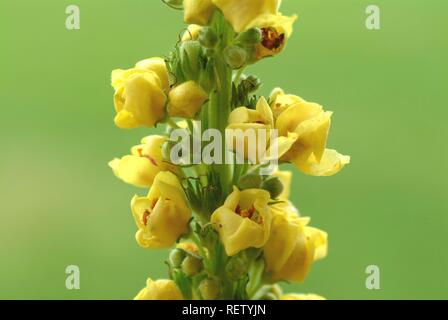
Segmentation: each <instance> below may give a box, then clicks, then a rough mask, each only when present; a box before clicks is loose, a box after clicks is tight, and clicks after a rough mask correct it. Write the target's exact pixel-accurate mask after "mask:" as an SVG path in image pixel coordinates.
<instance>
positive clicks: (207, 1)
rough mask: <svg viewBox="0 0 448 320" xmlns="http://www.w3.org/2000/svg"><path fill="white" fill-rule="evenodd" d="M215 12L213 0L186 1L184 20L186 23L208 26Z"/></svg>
mask: <svg viewBox="0 0 448 320" xmlns="http://www.w3.org/2000/svg"><path fill="white" fill-rule="evenodd" d="M214 10H215V7H214V6H213V3H212V0H184V20H185V22H186V23H195V24H199V25H201V26H204V25H207V23H208V21H209V20H210V17H211V16H212V13H213V11H214Z"/></svg>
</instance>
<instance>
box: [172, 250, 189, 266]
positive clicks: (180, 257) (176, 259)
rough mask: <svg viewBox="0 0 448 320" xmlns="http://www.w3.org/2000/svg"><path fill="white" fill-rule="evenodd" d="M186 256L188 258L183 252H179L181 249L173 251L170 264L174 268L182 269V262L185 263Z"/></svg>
mask: <svg viewBox="0 0 448 320" xmlns="http://www.w3.org/2000/svg"><path fill="white" fill-rule="evenodd" d="M185 256H186V253H185V251H183V250H179V249H173V250H171V252H170V256H169V261H170V264H171V265H172V266H173V267H174V268H180V266H181V264H182V261H184V259H185Z"/></svg>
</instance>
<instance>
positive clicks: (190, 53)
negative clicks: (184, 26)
mask: <svg viewBox="0 0 448 320" xmlns="http://www.w3.org/2000/svg"><path fill="white" fill-rule="evenodd" d="M201 50H202V48H201V45H200V44H199V42H198V41H191V40H190V41H184V42H182V43H181V44H180V47H179V51H180V63H181V68H182V72H183V74H184V75H185V76H186V78H187V79H192V80H194V79H196V78H197V76H198V75H199V71H200V63H199V61H200V55H201Z"/></svg>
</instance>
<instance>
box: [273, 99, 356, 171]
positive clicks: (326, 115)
mask: <svg viewBox="0 0 448 320" xmlns="http://www.w3.org/2000/svg"><path fill="white" fill-rule="evenodd" d="M289 99H293V100H294V98H293V97H292V98H291V97H290V98H289ZM331 116H332V112H326V111H324V110H323V108H322V106H321V105H319V104H317V103H311V102H307V101H302V102H297V103H293V104H292V105H290V106H289V107H285V108H284V110H283V111H282V112H281V113H280V114H279V115H278V117H277V119H276V123H275V124H276V128H277V129H278V134H279V136H280V137H281V138H283V146H282V148H283V149H285V150H286V149H287V150H288V151H287V152H286V154H283V153H282V158H281V160H282V161H289V162H292V163H294V164H295V165H296V166H297V167H298V168H299V169H300V170H301V171H302V172H304V173H306V174H308V175H312V176H331V175H334V174H336V173H337V172H339V171H340V170H341V169H342V168H343V167H344V166H345V165H346V164H348V163H350V157H348V156H344V155H341V154H339V153H338V152H337V151H335V150H331V149H327V148H326V145H327V138H328V132H329V129H330V125H331ZM283 149H282V150H283Z"/></svg>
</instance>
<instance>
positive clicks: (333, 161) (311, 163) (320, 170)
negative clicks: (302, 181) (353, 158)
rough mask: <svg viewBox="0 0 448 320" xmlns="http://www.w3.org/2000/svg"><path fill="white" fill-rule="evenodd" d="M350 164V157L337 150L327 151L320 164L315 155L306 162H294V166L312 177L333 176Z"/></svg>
mask: <svg viewBox="0 0 448 320" xmlns="http://www.w3.org/2000/svg"><path fill="white" fill-rule="evenodd" d="M349 163H350V157H349V156H344V155H342V154H340V153H338V152H337V151H336V150H332V149H326V150H325V152H324V154H323V156H322V159H321V161H320V162H317V160H316V158H315V157H314V155H311V156H310V157H309V158H308V159H307V160H306V161H294V164H295V165H296V166H297V167H298V168H299V169H300V170H301V171H302V172H303V173H305V174H308V175H310V176H325V177H326V176H332V175H335V174H336V173H338V172H339V171H341V170H342V168H344V166H345V165H347V164H349Z"/></svg>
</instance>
